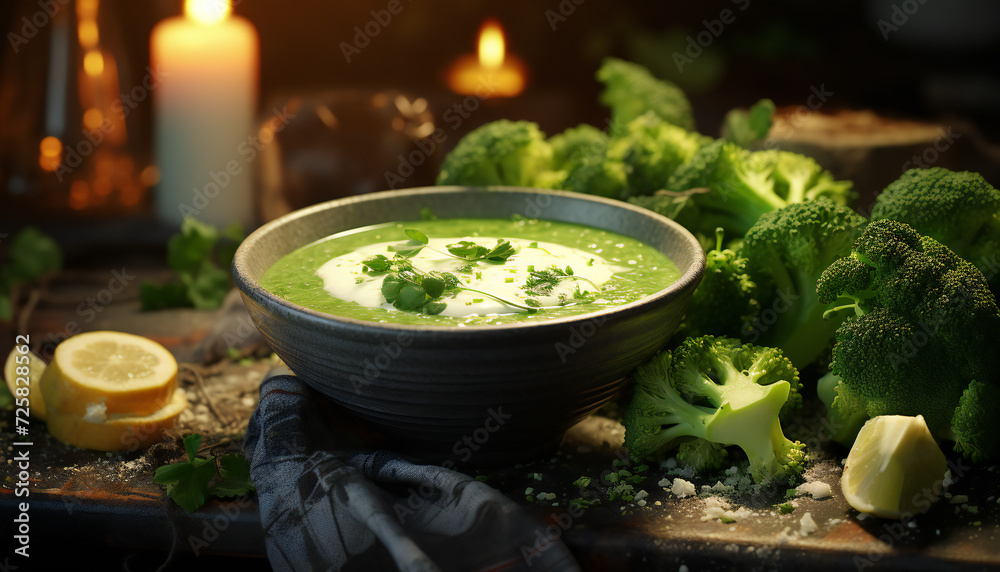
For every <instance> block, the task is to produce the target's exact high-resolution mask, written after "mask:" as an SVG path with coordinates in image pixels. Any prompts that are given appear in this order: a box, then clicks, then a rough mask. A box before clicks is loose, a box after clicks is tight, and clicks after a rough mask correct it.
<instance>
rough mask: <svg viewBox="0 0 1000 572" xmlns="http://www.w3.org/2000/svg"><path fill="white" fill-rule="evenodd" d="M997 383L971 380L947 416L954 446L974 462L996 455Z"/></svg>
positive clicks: (999, 454) (999, 423)
mask: <svg viewBox="0 0 1000 572" xmlns="http://www.w3.org/2000/svg"><path fill="white" fill-rule="evenodd" d="M997 411H1000V384H998V383H986V382H982V381H979V380H976V379H974V380H972V381H971V382H970V383H969V387H967V388H965V391H964V392H963V393H962V398H961V399H959V401H958V407H957V408H956V409H955V415H954V416H953V417H952V419H951V438H952V439H954V441H955V450H956V451H958V452H960V453H962V455H964V456H966V457H968V458H969V459H972V460H973V461H975V462H979V461H986V460H988V459H998V458H1000V415H997Z"/></svg>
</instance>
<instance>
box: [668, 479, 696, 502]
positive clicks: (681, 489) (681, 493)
mask: <svg viewBox="0 0 1000 572" xmlns="http://www.w3.org/2000/svg"><path fill="white" fill-rule="evenodd" d="M670 492H672V493H674V494H675V495H677V497H678V498H684V497H688V496H694V494H695V492H697V491H696V489H695V488H694V483H691V482H690V481H685V480H684V479H674V483H673V485H672V486H671V487H670Z"/></svg>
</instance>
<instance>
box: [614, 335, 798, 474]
mask: <svg viewBox="0 0 1000 572" xmlns="http://www.w3.org/2000/svg"><path fill="white" fill-rule="evenodd" d="M635 382H636V385H635V392H634V394H633V397H632V400H631V402H630V403H629V405H628V407H627V408H626V409H625V413H624V416H623V421H622V423H623V424H624V425H625V446H626V447H627V448H628V449H629V452H630V453H631V454H632V455H633V456H634V457H645V456H647V455H650V454H652V453H655V452H657V451H659V450H662V449H666V448H669V447H672V446H675V445H677V444H679V443H680V442H682V441H686V440H688V439H687V438H690V437H695V438H699V439H705V440H708V441H711V442H713V443H718V444H720V445H736V446H739V447H740V448H741V449H743V451H744V452H745V453H746V454H747V457H748V458H749V460H750V468H751V473H752V475H753V477H754V480H755V481H757V482H762V481H766V480H771V479H782V478H787V477H790V476H792V475H796V474H800V473H801V472H802V469H803V462H804V460H805V453H804V451H803V446H802V444H801V443H797V442H793V441H790V440H788V439H787V438H786V437H785V436H784V434H783V433H782V431H781V423H780V420H779V414H780V413H781V411H782V410H783V409H785V408H786V407H796V406H798V404H799V403H800V401H799V389H800V384H799V376H798V371H797V370H796V369H795V366H793V365H792V364H791V362H789V361H788V360H787V359H786V358H784V357H783V356H782V355H781V351H780V350H777V349H775V348H766V347H755V346H752V345H749V344H746V345H744V344H742V343H741V342H740V341H739V340H738V339H734V338H723V337H714V336H703V337H699V338H688V339H687V340H685V341H684V342H683V343H682V344H681V345H680V346H678V347H677V348H676V349H674V350H673V351H672V352H671V351H662V352H660V353H659V354H657V355H656V356H654V357H653V358H652V359H651V360H650V361H649V362H647V363H645V364H643V365H641V366H640V367H639V369H638V370H637V371H636V374H635Z"/></svg>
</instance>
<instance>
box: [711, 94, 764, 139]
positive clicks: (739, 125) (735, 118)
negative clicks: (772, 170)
mask: <svg viewBox="0 0 1000 572" xmlns="http://www.w3.org/2000/svg"><path fill="white" fill-rule="evenodd" d="M774 110H775V108H774V102H773V101H771V100H770V99H761V100H759V101H757V103H755V104H753V105H752V106H751V107H750V109H740V108H735V109H730V110H729V113H726V117H725V118H724V119H723V120H722V136H723V137H724V138H726V139H729V140H730V141H732V142H733V143H736V144H737V145H739V146H741V147H746V148H748V149H749V148H750V146H751V145H753V144H754V143H756V142H757V141H760V140H761V139H763V138H764V137H767V133H768V131H770V130H771V124H772V123H773V122H774Z"/></svg>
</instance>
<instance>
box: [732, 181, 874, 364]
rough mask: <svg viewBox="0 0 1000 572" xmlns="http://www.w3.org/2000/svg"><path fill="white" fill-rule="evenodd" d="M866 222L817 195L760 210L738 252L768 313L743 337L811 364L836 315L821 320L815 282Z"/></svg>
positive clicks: (830, 336)
mask: <svg viewBox="0 0 1000 572" xmlns="http://www.w3.org/2000/svg"><path fill="white" fill-rule="evenodd" d="M867 223H868V221H867V219H865V218H864V217H863V216H861V215H859V214H857V213H855V212H854V211H853V210H851V209H850V208H848V207H846V206H843V205H838V204H836V203H834V202H832V201H830V200H828V199H825V198H821V199H818V200H815V201H807V202H804V203H793V204H790V205H788V206H786V207H784V208H781V209H778V210H775V211H771V212H769V213H765V214H764V215H762V216H761V217H760V219H759V220H758V221H757V223H756V224H754V225H753V227H751V228H750V230H749V231H747V233H746V236H744V237H743V250H742V254H743V256H744V257H745V258H746V259H747V261H748V262H747V268H748V269H749V272H750V276H751V277H753V279H754V280H756V281H757V284H758V288H759V291H760V292H761V296H760V297H759V299H760V305H761V307H762V308H768V309H769V312H773V313H774V316H764V315H763V313H762V314H761V319H760V320H758V323H757V327H756V329H755V330H754V331H747V332H746V334H747V335H746V336H744V337H745V338H746V340H747V341H749V342H752V343H760V344H763V345H766V346H773V347H779V348H781V350H782V352H783V353H784V354H785V356H786V357H788V359H790V360H792V363H793V364H795V367H798V368H804V367H805V366H807V365H809V364H811V363H812V362H814V361H815V360H816V359H817V358H818V357H819V356H820V355H821V354H822V353H823V350H824V349H826V348H827V347H828V346H829V345H830V343H831V342H832V341H833V337H834V333H835V332H836V330H837V326H838V325H839V324H840V322H841V321H842V319H841V318H840V317H837V318H834V319H824V315H823V314H824V312H825V311H826V309H827V307H826V305H823V304H820V303H819V299H818V296H817V293H816V282H817V281H818V280H819V277H820V276H821V275H822V273H823V271H824V270H826V268H827V267H828V266H829V265H830V264H832V263H833V262H834V261H836V260H838V259H840V258H841V257H843V256H847V255H848V254H850V252H851V245H852V244H854V241H855V239H857V238H858V237H859V236H860V235H861V233H862V232H863V231H864V229H865V226H866V225H867Z"/></svg>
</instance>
